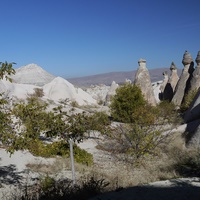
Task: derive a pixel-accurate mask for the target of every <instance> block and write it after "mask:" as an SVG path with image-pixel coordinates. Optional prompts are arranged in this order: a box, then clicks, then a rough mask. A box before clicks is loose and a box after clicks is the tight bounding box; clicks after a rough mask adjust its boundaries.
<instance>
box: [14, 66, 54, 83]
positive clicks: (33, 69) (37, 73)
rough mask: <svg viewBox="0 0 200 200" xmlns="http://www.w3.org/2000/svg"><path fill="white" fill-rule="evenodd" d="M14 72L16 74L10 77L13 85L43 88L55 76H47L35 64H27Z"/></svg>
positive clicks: (46, 73) (47, 74)
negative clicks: (31, 85) (29, 85)
mask: <svg viewBox="0 0 200 200" xmlns="http://www.w3.org/2000/svg"><path fill="white" fill-rule="evenodd" d="M15 71H16V74H15V75H12V76H11V78H12V79H13V82H14V83H21V84H33V85H37V86H43V85H45V84H47V83H49V82H51V81H52V80H53V79H54V78H55V76H53V75H51V74H49V73H48V72H46V71H45V70H43V69H42V68H41V67H40V66H38V65H37V64H28V65H26V66H22V67H20V68H18V69H16V70H15Z"/></svg>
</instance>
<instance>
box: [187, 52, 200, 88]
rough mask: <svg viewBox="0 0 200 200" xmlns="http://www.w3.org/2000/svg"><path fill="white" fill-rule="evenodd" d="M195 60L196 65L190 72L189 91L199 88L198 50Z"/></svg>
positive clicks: (199, 53) (199, 63)
mask: <svg viewBox="0 0 200 200" xmlns="http://www.w3.org/2000/svg"><path fill="white" fill-rule="evenodd" d="M195 61H196V63H197V66H196V68H195V70H194V72H193V74H192V79H191V82H190V89H189V91H194V90H196V89H199V87H200V51H199V52H198V54H197V57H196V60H195Z"/></svg>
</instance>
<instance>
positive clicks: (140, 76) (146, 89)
mask: <svg viewBox="0 0 200 200" xmlns="http://www.w3.org/2000/svg"><path fill="white" fill-rule="evenodd" d="M138 64H139V67H138V70H137V72H136V74H135V80H134V84H136V85H138V86H139V87H140V88H141V91H142V93H143V95H144V98H145V99H146V100H147V102H148V103H149V104H151V105H153V106H155V105H156V99H155V96H154V93H153V88H152V84H151V79H150V75H149V71H148V69H147V68H146V60H144V59H140V60H139V61H138Z"/></svg>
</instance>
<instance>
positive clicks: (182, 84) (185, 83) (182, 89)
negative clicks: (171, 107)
mask: <svg viewBox="0 0 200 200" xmlns="http://www.w3.org/2000/svg"><path fill="white" fill-rule="evenodd" d="M182 63H183V65H184V69H183V71H182V74H181V76H180V79H179V81H178V83H177V86H176V89H175V93H174V96H173V98H172V102H173V103H174V104H175V105H177V106H178V107H179V106H180V105H181V103H182V102H183V100H184V96H185V94H187V92H188V89H189V87H190V80H191V78H192V73H193V71H194V62H193V60H192V57H191V55H190V54H189V52H188V51H185V53H184V55H183V60H182Z"/></svg>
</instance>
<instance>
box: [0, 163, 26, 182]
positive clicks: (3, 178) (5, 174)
mask: <svg viewBox="0 0 200 200" xmlns="http://www.w3.org/2000/svg"><path fill="white" fill-rule="evenodd" d="M21 173H22V172H17V171H16V166H15V165H8V166H1V167H0V183H1V184H6V185H10V184H12V185H16V184H19V183H20V181H21V180H22V179H23V177H22V176H21V175H20V174H21Z"/></svg>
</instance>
